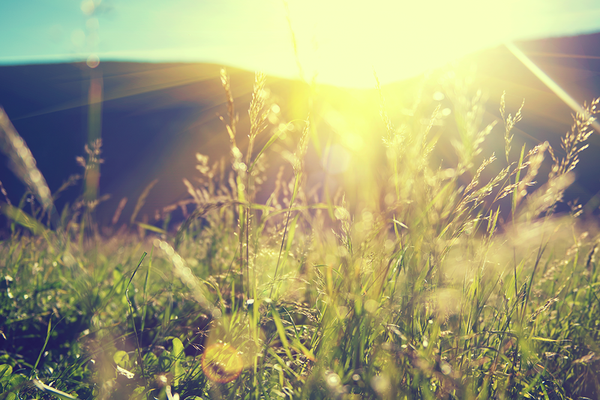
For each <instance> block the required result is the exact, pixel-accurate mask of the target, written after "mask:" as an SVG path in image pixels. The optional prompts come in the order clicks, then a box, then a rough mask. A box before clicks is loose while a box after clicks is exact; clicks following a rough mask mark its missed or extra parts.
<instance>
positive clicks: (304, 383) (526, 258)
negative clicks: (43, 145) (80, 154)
mask: <svg viewBox="0 0 600 400" xmlns="http://www.w3.org/2000/svg"><path fill="white" fill-rule="evenodd" d="M222 82H223V86H224V88H225V92H226V96H227V104H228V109H229V118H224V121H227V122H226V130H227V132H228V134H229V137H230V144H231V157H230V161H231V164H230V166H229V167H226V168H225V167H224V166H223V164H222V163H219V162H216V163H214V164H210V163H211V162H214V161H217V160H209V159H208V158H207V157H205V156H202V155H200V156H199V157H198V162H199V168H198V170H199V174H200V175H199V176H201V179H200V180H198V181H194V182H201V183H195V184H192V183H190V182H189V181H186V185H187V186H188V189H189V192H190V199H191V201H193V202H194V203H195V204H196V208H195V211H194V212H193V213H192V214H191V215H190V216H189V217H188V219H187V220H186V221H185V222H184V223H183V224H182V225H180V226H179V227H175V228H173V227H171V228H170V224H169V216H168V212H169V209H167V210H164V215H163V218H164V220H163V222H162V223H161V224H156V226H154V225H150V224H146V223H141V222H139V221H136V216H135V215H134V216H133V217H132V218H131V226H130V228H131V229H130V230H128V231H124V232H123V231H121V232H118V233H115V234H113V235H112V236H101V235H99V234H98V233H97V231H98V229H97V228H96V227H95V226H94V222H93V209H94V207H95V205H96V204H97V203H94V202H90V201H87V200H83V199H81V201H79V202H77V203H75V204H74V205H73V206H70V207H67V208H65V210H63V211H62V213H61V216H60V217H57V216H56V215H57V214H56V215H55V214H53V212H52V206H47V207H46V208H45V209H44V208H42V207H41V206H39V207H37V208H36V206H35V203H32V204H33V205H32V208H31V209H26V208H25V207H24V205H25V204H26V202H22V203H21V204H20V205H18V206H13V205H10V204H8V203H6V204H2V208H1V209H2V212H3V213H4V214H5V216H7V217H8V218H9V219H10V220H11V221H13V222H12V226H11V236H10V238H8V239H6V240H4V241H2V243H0V260H2V261H1V264H0V268H1V269H0V271H1V278H2V279H1V281H0V289H1V291H0V329H1V334H0V346H1V347H0V385H1V386H0V393H2V394H0V398H1V399H17V398H56V397H58V398H72V397H76V398H81V399H92V398H102V399H108V398H113V399H122V398H138V399H154V398H158V399H173V398H180V399H200V398H202V399H234V398H236V399H237V398H243V399H276V398H310V399H322V398H339V399H358V398H365V399H370V398H372V399H377V398H381V399H403V398H406V399H413V398H423V399H428V398H447V399H476V398H477V399H488V398H494V399H501V398H506V399H512V398H534V399H538V398H540V399H541V398H545V399H563V398H578V396H585V397H589V398H595V397H598V396H599V395H600V382H599V381H598V376H599V375H598V372H599V364H598V360H599V358H600V357H599V356H598V355H600V348H598V343H599V341H598V332H599V324H600V300H599V298H598V292H599V290H600V280H599V276H598V274H599V271H598V268H597V266H598V262H597V249H598V245H599V238H600V236H598V235H597V233H596V232H597V228H596V227H595V226H589V225H586V224H584V222H583V221H581V219H580V218H579V216H578V214H580V210H579V209H578V208H577V207H576V206H573V207H572V211H571V212H570V213H562V214H560V215H558V214H556V213H555V209H556V206H557V204H559V202H560V201H561V200H562V196H563V193H564V190H565V188H566V187H567V186H568V185H569V184H570V183H571V182H572V180H573V176H572V174H573V169H574V168H575V166H576V164H577V160H578V154H579V152H580V151H581V150H583V149H584V148H585V146H586V144H585V142H586V140H587V139H588V138H589V135H590V134H591V127H590V117H592V116H593V115H595V114H596V112H597V110H596V107H597V104H598V101H595V102H594V103H592V105H591V106H590V107H588V108H587V109H588V111H589V113H590V114H589V115H586V116H583V115H579V116H576V117H575V123H574V125H573V129H572V131H570V132H568V133H567V134H566V136H565V138H564V139H563V141H562V143H561V149H560V151H559V150H558V149H557V150H552V148H551V147H550V146H549V145H548V144H547V143H544V144H540V145H538V146H535V147H533V148H531V149H527V148H525V147H523V148H522V149H518V150H519V153H518V154H519V155H516V153H515V151H516V150H517V149H513V151H511V145H512V144H513V137H514V135H513V133H512V128H513V127H514V125H515V124H516V123H518V122H519V120H520V119H521V113H523V115H526V109H524V110H519V111H518V112H517V113H516V115H515V116H512V115H511V114H510V113H509V112H508V111H507V110H505V109H504V108H505V106H504V98H502V100H501V114H502V117H503V119H504V121H503V122H504V128H505V129H504V145H505V146H504V149H502V152H503V153H504V154H505V157H504V158H505V159H504V160H496V159H495V157H494V156H493V155H491V154H488V155H487V156H486V155H485V154H484V153H485V151H484V141H485V140H486V138H487V137H488V136H490V135H502V133H499V131H502V129H500V128H499V127H494V124H491V125H489V126H487V127H486V126H482V120H483V115H484V114H483V113H484V108H483V102H482V100H481V95H480V94H479V93H478V92H476V91H474V90H472V88H470V87H469V85H468V84H467V83H465V82H463V81H461V80H460V79H458V78H446V79H443V78H442V79H441V80H440V82H436V85H441V87H443V89H444V92H445V94H446V96H447V97H448V98H449V100H450V101H451V104H452V115H451V116H449V117H444V116H443V115H442V114H441V112H440V110H439V108H436V107H435V106H434V105H432V104H429V103H428V102H427V101H422V100H419V99H423V98H427V96H424V95H422V94H423V93H426V92H427V90H429V89H428V86H427V85H423V87H422V88H421V89H420V90H421V91H422V93H421V95H415V98H416V99H417V100H416V101H415V104H414V106H413V108H412V113H411V114H412V115H411V116H407V115H405V116H403V117H390V116H388V113H389V112H390V110H387V109H386V105H385V99H384V96H383V91H382V92H381V93H382V96H381V99H382V102H381V103H382V112H381V115H382V117H383V122H382V123H380V125H378V126H377V127H376V129H377V130H378V131H379V132H381V134H380V136H379V137H377V138H375V139H373V143H372V144H370V145H369V146H373V148H374V149H375V152H376V153H377V154H380V155H382V157H380V158H381V159H380V160H378V161H377V162H373V163H372V164H369V165H354V166H353V168H360V169H362V170H364V171H367V173H368V174H370V176H371V179H370V180H369V182H367V181H365V182H364V184H360V183H359V187H362V188H363V190H361V191H359V193H358V194H356V193H354V194H346V193H345V191H344V187H343V186H341V188H340V189H338V190H337V192H336V191H333V190H330V188H329V187H328V186H327V183H325V186H324V187H321V188H320V189H319V190H317V191H314V190H313V188H312V187H309V186H308V184H307V179H306V168H305V165H304V160H305V155H306V153H307V151H308V149H309V147H310V143H311V141H312V140H315V138H316V137H317V136H318V126H316V124H315V121H317V120H318V115H311V116H309V117H307V120H306V121H296V122H294V123H290V124H288V125H283V127H284V128H286V129H285V130H286V132H281V131H280V130H277V129H275V130H274V131H273V132H271V133H269V129H268V124H267V121H268V115H269V112H272V111H269V110H271V108H270V104H269V99H268V98H266V97H265V96H263V93H264V92H263V88H264V86H265V78H264V76H262V75H260V74H259V75H257V78H256V82H255V90H254V96H253V100H252V103H251V107H250V121H251V125H250V131H249V132H243V133H242V132H237V126H236V120H237V118H236V114H235V109H234V103H233V95H232V94H231V88H230V86H229V81H228V77H227V75H226V73H223V74H222ZM423 121H425V122H423ZM427 121H428V122H427ZM288 127H289V128H290V129H291V128H292V127H293V129H292V130H288V129H287V128H288ZM9 128H10V127H8V128H7V125H3V131H2V132H5V131H7V130H8V129H9ZM13 133H15V134H16V132H13ZM445 135H450V139H448V137H447V136H445ZM452 135H453V136H452ZM8 136H9V139H7V140H10V137H13V138H14V135H13V136H10V135H8ZM244 136H247V137H248V138H249V142H248V145H247V146H246V153H245V154H244V153H242V151H241V150H240V148H239V147H238V143H237V141H239V140H241V139H240V138H241V137H244ZM380 138H381V139H383V140H381V139H380ZM444 140H446V141H447V142H448V143H451V144H452V147H453V149H454V154H455V156H454V158H453V159H452V160H453V161H452V163H451V164H448V163H445V164H441V163H440V160H439V158H438V156H437V155H436V152H435V147H436V144H438V141H444ZM257 143H263V145H262V147H261V148H260V149H253V147H254V146H255V144H257ZM100 145H101V143H100V142H96V143H94V146H93V147H92V148H91V150H90V149H89V148H88V149H87V150H88V151H87V154H88V159H87V161H86V160H84V159H83V158H81V160H79V162H80V164H81V165H82V166H84V167H85V166H86V165H87V164H90V163H96V164H98V163H99V162H101V161H99V160H100V159H99V156H100ZM5 151H7V152H8V153H9V154H12V156H13V157H16V156H15V154H14V152H13V153H11V150H10V148H9V149H8V150H6V148H5ZM274 153H278V154H277V155H278V156H283V158H284V159H286V160H288V161H289V165H288V166H287V167H285V168H287V171H289V172H291V174H290V175H288V178H285V176H286V175H285V174H280V175H278V176H277V177H276V178H275V177H265V176H264V175H265V172H264V171H265V170H266V169H265V163H266V162H267V161H268V160H269V159H270V158H271V157H273V156H274ZM547 155H550V157H546V161H544V156H547ZM90 157H93V159H91V158H90ZM86 163H87V164H86ZM544 166H548V168H547V171H549V174H548V176H547V178H546V177H541V178H536V176H537V175H538V173H539V171H540V170H544V168H545V167H544ZM33 168H35V164H34V165H33ZM494 168H495V169H494ZM490 169H494V172H493V173H489V172H488V170H490ZM20 171H21V174H22V175H23V179H24V181H25V182H29V183H30V184H31V186H32V190H31V192H32V193H33V195H36V196H37V197H38V200H39V193H46V191H45V189H44V186H40V187H41V189H40V188H39V187H36V186H35V185H34V184H33V183H31V179H29V181H28V180H27V179H25V178H26V176H28V175H27V174H29V175H31V174H32V173H33V172H32V171H34V169H32V168H31V165H29V166H28V167H27V168H22V169H21V170H20ZM284 171H285V170H284ZM265 179H274V180H275V181H276V182H275V189H274V192H273V193H272V194H270V195H269V196H266V197H265V196H263V197H264V198H266V200H265V201H263V202H261V203H259V202H257V201H256V198H258V197H259V196H258V194H259V193H260V186H261V183H262V182H264V180H265ZM535 179H541V180H542V181H543V182H545V183H543V184H535V183H534V180H535ZM71 181H73V182H76V181H77V179H71V180H69V182H71ZM84 181H85V173H84ZM33 182H34V183H38V184H40V185H41V184H43V185H45V183H44V182H42V183H40V180H39V179H38V180H34V181H33ZM69 184H71V183H69ZM149 190H150V189H148V191H149ZM148 191H146V192H145V195H143V196H142V198H140V200H139V201H138V206H139V207H138V206H136V214H137V210H139V209H140V208H141V206H142V205H143V202H144V198H145V197H146V196H147V195H148ZM36 193H37V194H36ZM42 199H43V201H45V202H46V203H42V204H47V202H48V198H47V196H46V197H43V198H42ZM40 202H41V201H40ZM28 207H29V206H28ZM53 215H55V216H53ZM52 220H54V221H55V222H51V221H52ZM171 225H172V224H171ZM134 228H135V229H134Z"/></svg>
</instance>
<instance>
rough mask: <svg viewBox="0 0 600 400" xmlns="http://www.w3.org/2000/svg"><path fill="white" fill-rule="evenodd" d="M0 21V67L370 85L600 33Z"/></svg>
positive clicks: (239, 20) (38, 15) (86, 8)
mask: <svg viewBox="0 0 600 400" xmlns="http://www.w3.org/2000/svg"><path fill="white" fill-rule="evenodd" d="M0 21H1V23H0V37H2V38H3V40H1V41H0V65H14V64H28V63H46V62H65V61H81V60H86V59H88V58H89V59H90V60H91V59H94V58H96V57H97V58H98V59H99V60H100V62H102V61H140V62H210V63H217V64H222V65H225V66H234V67H240V68H244V69H247V70H251V71H252V70H261V71H264V72H266V73H268V74H273V75H277V76H282V77H299V76H301V75H302V76H303V77H304V79H307V80H311V79H313V77H314V78H315V79H316V80H317V81H318V82H320V83H326V84H333V85H339V86H346V87H373V86H374V84H375V82H374V77H373V72H374V71H375V72H376V73H377V75H378V77H379V79H380V80H381V81H382V83H389V82H392V81H397V80H401V79H405V78H409V77H411V76H415V75H418V74H420V73H422V72H424V71H426V70H428V69H432V68H435V67H438V66H441V65H443V64H446V63H448V62H450V61H452V60H453V59H456V58H459V57H461V56H463V55H466V54H468V53H471V52H473V51H476V50H479V49H483V48H487V47H493V46H497V45H499V44H502V43H504V42H511V41H514V40H524V39H538V38H544V37H554V36H570V35H576V34H583V33H591V32H596V31H600V1H598V0H572V1H564V0H503V1H494V2H490V1H486V0H420V1H415V0H411V1H403V0H395V1H391V0H369V1H355V0H288V1H287V2H285V1H284V0H169V1H164V0H83V1H81V0H19V1H12V0H0ZM288 21H289V22H288ZM290 28H291V29H290ZM292 32H293V34H292ZM293 39H295V43H296V51H295V50H294V45H293V43H294V40H293Z"/></svg>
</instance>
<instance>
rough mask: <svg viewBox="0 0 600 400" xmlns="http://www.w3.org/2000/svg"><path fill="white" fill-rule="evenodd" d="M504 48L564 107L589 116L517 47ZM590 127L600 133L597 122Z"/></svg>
mask: <svg viewBox="0 0 600 400" xmlns="http://www.w3.org/2000/svg"><path fill="white" fill-rule="evenodd" d="M505 46H506V48H508V50H509V51H510V52H511V53H513V55H514V56H515V57H517V59H518V60H519V61H521V62H522V63H523V65H525V66H526V67H527V68H528V69H529V70H530V71H531V72H532V73H533V74H534V75H535V76H536V77H537V78H538V79H539V80H540V81H542V82H543V83H544V85H546V86H547V87H548V89H550V90H552V91H553V92H554V94H556V95H557V96H558V97H559V98H560V99H561V100H562V101H564V102H565V104H566V105H568V106H569V107H571V109H572V110H573V111H575V112H576V113H579V114H581V115H585V116H589V113H588V112H587V111H586V110H585V109H583V107H581V106H580V105H579V103H577V101H575V99H573V97H571V96H570V95H569V94H568V93H567V92H566V91H565V90H564V89H563V88H561V87H560V86H559V85H558V84H557V83H556V82H554V80H553V79H552V78H550V77H549V76H548V75H547V74H546V73H545V72H544V71H542V70H541V69H540V67H538V66H537V65H535V63H534V62H533V61H531V59H530V58H529V57H527V55H525V53H523V52H522V51H521V50H520V49H519V48H518V47H517V46H515V45H514V44H513V43H510V42H507V43H505ZM592 126H593V127H594V129H595V130H596V132H597V133H600V124H599V123H598V121H596V120H594V121H593V122H592Z"/></svg>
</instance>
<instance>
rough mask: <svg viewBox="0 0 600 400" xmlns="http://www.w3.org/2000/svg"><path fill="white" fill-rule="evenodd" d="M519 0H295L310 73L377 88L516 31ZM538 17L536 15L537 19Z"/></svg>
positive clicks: (292, 10) (292, 5) (293, 14)
mask: <svg viewBox="0 0 600 400" xmlns="http://www.w3.org/2000/svg"><path fill="white" fill-rule="evenodd" d="M515 4H516V2H515V1H514V0H509V1H505V2H484V1H479V0H456V1H448V0H431V1H388V0H373V1H368V2H358V1H350V2H348V1H342V0H302V1H290V2H289V7H288V10H289V16H290V21H291V28H292V31H293V32H294V36H295V38H296V42H297V49H298V58H299V61H300V64H301V66H302V68H303V70H304V74H305V78H306V79H308V80H310V79H312V78H313V76H316V79H317V81H322V82H327V83H331V84H336V85H340V86H346V87H348V86H350V87H373V86H374V85H375V79H374V77H373V72H376V73H377V75H378V76H379V77H380V79H381V80H382V82H383V83H387V82H389V81H391V80H397V79H402V78H408V77H412V76H415V75H418V74H420V73H422V72H424V71H427V70H430V69H433V68H436V67H439V66H442V65H444V64H446V63H448V62H450V61H452V60H454V59H457V58H460V57H461V56H464V55H466V54H468V53H470V52H473V51H475V50H478V49H481V48H485V47H490V46H494V45H498V44H500V43H502V42H504V41H507V40H509V39H511V38H512V36H513V32H514V29H513V28H514V24H515V23H516V21H517V19H515V18H514V16H513V13H514V12H515ZM531 23H535V21H533V22H531Z"/></svg>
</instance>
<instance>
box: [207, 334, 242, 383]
mask: <svg viewBox="0 0 600 400" xmlns="http://www.w3.org/2000/svg"><path fill="white" fill-rule="evenodd" d="M243 367H244V362H243V360H242V357H240V355H239V354H238V351H237V350H236V349H235V347H233V346H231V345H229V344H227V343H217V344H213V345H211V346H208V347H207V348H206V350H205V351H204V354H203V355H202V371H204V374H205V375H206V377H207V378H208V379H210V380H211V381H213V382H217V383H227V382H231V381H233V380H234V379H236V378H237V377H238V376H240V373H241V372H242V368H243Z"/></svg>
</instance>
